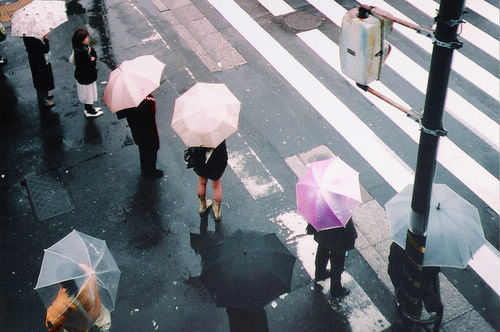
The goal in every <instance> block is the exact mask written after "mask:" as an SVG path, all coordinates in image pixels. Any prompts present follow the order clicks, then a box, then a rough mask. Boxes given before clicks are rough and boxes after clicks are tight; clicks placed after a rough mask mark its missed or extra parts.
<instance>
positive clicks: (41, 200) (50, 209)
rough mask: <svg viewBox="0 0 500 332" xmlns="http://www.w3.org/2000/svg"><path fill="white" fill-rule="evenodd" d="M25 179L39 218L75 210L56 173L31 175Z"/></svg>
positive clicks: (47, 217) (43, 218) (42, 218)
mask: <svg viewBox="0 0 500 332" xmlns="http://www.w3.org/2000/svg"><path fill="white" fill-rule="evenodd" d="M25 180H26V188H27V189H28V194H29V198H30V201H31V206H32V207H33V210H34V213H35V215H36V217H37V218H38V220H45V219H49V218H52V217H55V216H57V215H60V214H63V213H67V212H70V211H71V210H73V204H72V203H71V200H70V198H69V195H68V192H67V191H66V189H64V187H63V184H62V182H61V181H60V180H59V179H58V178H57V177H56V175H55V174H51V173H46V174H42V175H29V176H27V177H26V179H25Z"/></svg>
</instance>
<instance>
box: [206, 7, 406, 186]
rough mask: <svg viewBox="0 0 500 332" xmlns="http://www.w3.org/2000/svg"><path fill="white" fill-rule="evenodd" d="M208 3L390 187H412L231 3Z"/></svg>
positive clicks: (376, 144)
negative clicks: (408, 185)
mask: <svg viewBox="0 0 500 332" xmlns="http://www.w3.org/2000/svg"><path fill="white" fill-rule="evenodd" d="M208 1H209V2H210V4H211V5H212V6H213V7H214V8H215V9H217V11H219V13H220V14H221V15H222V16H223V17H225V18H226V20H227V21H228V22H229V23H230V24H231V25H233V27H234V28H235V29H236V30H237V31H238V32H239V33H240V34H241V35H242V36H243V37H244V38H245V39H246V40H247V41H248V42H249V43H250V44H251V45H252V46H253V47H254V48H255V49H256V50H257V51H258V52H259V53H260V54H261V55H262V56H263V57H264V58H265V59H266V60H267V61H268V62H269V63H270V64H271V65H272V66H273V67H274V68H275V69H276V70H277V71H278V72H279V73H280V74H281V75H282V76H283V77H284V78H285V79H286V80H287V81H288V82H289V83H290V85H291V86H292V87H293V88H295V89H296V90H297V91H298V92H299V93H300V94H301V95H302V96H303V98H304V99H305V100H307V101H308V102H309V103H310V104H311V105H312V106H313V107H314V108H315V109H316V110H317V111H318V112H319V113H320V114H321V115H322V116H323V117H324V118H325V119H326V120H327V121H328V122H329V123H330V125H331V126H332V127H333V128H335V129H336V130H337V131H338V132H339V133H340V134H341V135H342V136H343V137H344V138H345V139H346V140H347V141H348V142H349V143H350V144H351V145H352V146H353V147H354V149H356V151H358V152H359V154H360V155H361V156H362V157H363V158H365V159H366V160H367V162H368V163H369V164H370V165H371V166H372V167H373V168H374V169H375V170H376V171H377V172H378V173H379V174H380V175H381V176H382V177H383V178H384V180H385V181H387V182H388V183H389V184H390V185H391V187H393V188H395V189H396V191H400V190H402V189H403V188H404V187H405V186H406V185H407V184H408V183H411V181H412V179H413V171H412V169H411V168H410V167H409V166H408V165H406V164H405V163H404V161H402V160H401V159H400V158H399V157H398V156H397V155H396V154H395V153H394V151H392V150H391V149H390V148H389V147H388V146H387V145H386V144H385V143H384V142H383V141H382V140H381V139H380V138H379V137H378V136H377V135H375V133H373V131H372V130H371V129H370V128H368V126H367V125H366V124H365V123H363V121H361V120H360V119H359V118H358V117H357V116H356V115H355V114H354V113H352V112H351V111H350V110H349V109H348V108H347V107H346V106H345V105H344V104H343V103H342V102H341V101H340V100H339V99H338V98H337V97H336V96H335V95H334V94H333V93H332V92H331V91H329V90H328V89H327V88H326V87H325V86H324V85H323V84H321V82H319V81H318V79H316V78H315V77H314V76H313V75H312V74H311V73H310V72H309V71H308V70H307V69H306V68H305V67H304V66H303V65H302V64H301V63H299V62H298V61H297V60H296V59H295V58H294V57H293V56H291V55H290V53H289V52H288V51H287V50H286V49H285V48H284V47H282V46H281V45H280V44H279V43H278V42H277V41H276V40H275V39H274V38H272V36H271V35H269V33H267V32H266V31H265V30H264V29H263V28H262V27H261V26H260V25H258V24H257V23H256V22H255V21H254V20H253V19H252V18H251V17H250V16H249V15H248V14H247V13H246V12H245V11H243V10H242V9H241V8H240V7H239V6H238V5H237V4H236V3H235V2H234V1H216V0H208ZM353 133H356V134H355V135H353Z"/></svg>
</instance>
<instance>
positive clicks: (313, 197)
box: [296, 157, 361, 231]
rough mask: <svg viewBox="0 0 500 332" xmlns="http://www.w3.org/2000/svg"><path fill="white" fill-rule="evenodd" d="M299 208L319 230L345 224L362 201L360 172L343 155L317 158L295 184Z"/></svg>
mask: <svg viewBox="0 0 500 332" xmlns="http://www.w3.org/2000/svg"><path fill="white" fill-rule="evenodd" d="M296 195H297V210H298V212H299V213H300V214H301V215H303V216H304V217H305V218H306V219H307V221H308V222H309V223H310V224H311V226H313V227H314V228H315V229H316V230H317V231H321V230H324V229H329V228H336V227H344V226H345V224H346V223H347V221H348V220H349V218H350V217H351V216H352V213H353V211H354V209H355V208H356V207H357V206H358V205H359V204H360V203H361V191H360V186H359V173H358V172H356V171H355V170H353V169H352V168H351V167H349V166H348V165H347V164H346V163H344V162H343V161H342V160H341V159H340V158H338V157H335V158H331V159H327V160H321V161H316V162H313V163H311V164H309V165H308V170H307V171H306V172H305V173H304V174H303V175H302V176H301V177H300V178H299V181H298V182H297V185H296Z"/></svg>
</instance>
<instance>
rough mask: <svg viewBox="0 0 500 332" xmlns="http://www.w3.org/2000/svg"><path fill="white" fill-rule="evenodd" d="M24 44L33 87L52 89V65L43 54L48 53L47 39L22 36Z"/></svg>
mask: <svg viewBox="0 0 500 332" xmlns="http://www.w3.org/2000/svg"><path fill="white" fill-rule="evenodd" d="M23 42H24V46H25V47H26V52H27V53H28V61H29V63H30V68H31V75H32V77H33V85H34V86H35V89H42V90H46V91H50V90H52V89H54V76H53V75H52V67H51V65H50V63H48V62H47V61H46V60H45V55H46V54H48V53H49V51H50V46H49V40H48V39H45V38H44V39H43V41H42V40H40V39H38V38H34V37H23Z"/></svg>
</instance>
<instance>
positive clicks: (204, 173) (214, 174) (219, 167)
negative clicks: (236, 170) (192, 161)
mask: <svg viewBox="0 0 500 332" xmlns="http://www.w3.org/2000/svg"><path fill="white" fill-rule="evenodd" d="M227 159H228V155H227V149H226V141H222V143H220V144H219V145H218V146H217V147H216V148H215V149H214V151H213V152H212V155H211V156H210V158H209V159H208V161H207V162H206V163H204V164H203V165H202V166H201V167H194V168H193V170H194V172H195V173H196V174H197V175H198V176H201V177H204V178H208V179H210V180H218V179H219V178H220V177H221V176H222V174H224V170H225V169H226V166H227Z"/></svg>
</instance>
